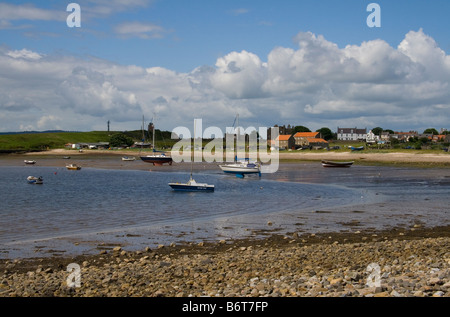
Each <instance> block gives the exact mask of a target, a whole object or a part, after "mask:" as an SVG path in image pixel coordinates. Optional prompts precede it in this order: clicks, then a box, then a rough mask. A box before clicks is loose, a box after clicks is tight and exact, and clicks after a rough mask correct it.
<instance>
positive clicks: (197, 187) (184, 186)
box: [169, 121, 214, 192]
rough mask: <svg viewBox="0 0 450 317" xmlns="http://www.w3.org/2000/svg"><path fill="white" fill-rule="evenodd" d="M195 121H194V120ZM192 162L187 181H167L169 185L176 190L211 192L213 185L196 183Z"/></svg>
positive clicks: (192, 162) (192, 161)
mask: <svg viewBox="0 0 450 317" xmlns="http://www.w3.org/2000/svg"><path fill="white" fill-rule="evenodd" d="M194 122H195V121H194ZM194 140H195V124H194ZM193 164H194V160H191V177H190V178H189V181H188V182H187V183H169V186H170V187H172V189H173V190H177V191H191V192H192V191H207V192H213V191H214V185H209V184H206V183H197V182H196V181H195V180H194V179H193V178H192V167H193Z"/></svg>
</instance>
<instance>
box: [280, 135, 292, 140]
mask: <svg viewBox="0 0 450 317" xmlns="http://www.w3.org/2000/svg"><path fill="white" fill-rule="evenodd" d="M290 138H291V135H290V134H289V135H279V136H278V137H277V140H278V141H288V140H289V139H290Z"/></svg>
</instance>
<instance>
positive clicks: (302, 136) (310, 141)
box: [294, 132, 328, 148]
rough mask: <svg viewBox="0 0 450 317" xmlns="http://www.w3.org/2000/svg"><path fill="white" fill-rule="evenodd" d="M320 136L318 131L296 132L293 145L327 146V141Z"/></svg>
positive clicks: (298, 146)
mask: <svg viewBox="0 0 450 317" xmlns="http://www.w3.org/2000/svg"><path fill="white" fill-rule="evenodd" d="M320 136H321V135H320V133H319V132H297V133H296V134H294V140H295V147H297V148H300V147H309V146H321V147H328V141H326V140H324V139H322V138H321V137H320Z"/></svg>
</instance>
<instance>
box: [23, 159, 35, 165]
mask: <svg viewBox="0 0 450 317" xmlns="http://www.w3.org/2000/svg"><path fill="white" fill-rule="evenodd" d="M23 162H24V163H25V164H29V165H33V164H36V161H28V160H24V161H23Z"/></svg>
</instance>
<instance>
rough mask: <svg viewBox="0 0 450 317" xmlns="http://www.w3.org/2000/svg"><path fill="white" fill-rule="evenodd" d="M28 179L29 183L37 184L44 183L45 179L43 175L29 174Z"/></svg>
mask: <svg viewBox="0 0 450 317" xmlns="http://www.w3.org/2000/svg"><path fill="white" fill-rule="evenodd" d="M27 181H28V183H29V184H37V185H42V184H44V180H43V179H42V176H39V177H35V176H28V177H27Z"/></svg>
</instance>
